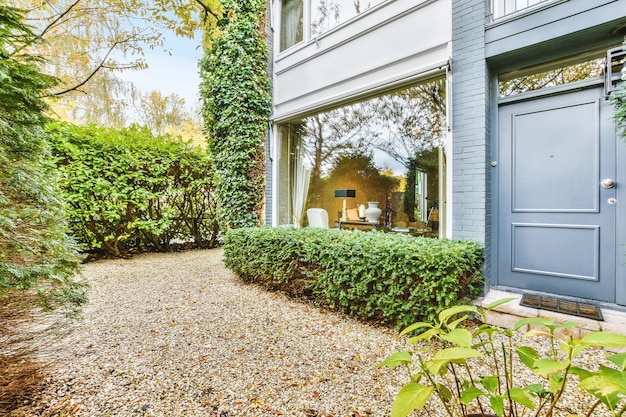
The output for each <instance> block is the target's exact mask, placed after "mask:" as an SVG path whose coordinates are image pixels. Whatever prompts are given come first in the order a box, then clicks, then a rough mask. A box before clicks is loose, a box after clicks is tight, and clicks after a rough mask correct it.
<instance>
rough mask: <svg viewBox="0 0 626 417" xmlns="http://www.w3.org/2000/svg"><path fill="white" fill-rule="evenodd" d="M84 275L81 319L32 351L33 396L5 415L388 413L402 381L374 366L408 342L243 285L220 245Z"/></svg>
mask: <svg viewBox="0 0 626 417" xmlns="http://www.w3.org/2000/svg"><path fill="white" fill-rule="evenodd" d="M84 276H85V278H86V279H87V280H88V281H89V282H90V283H91V289H90V294H89V303H88V304H87V305H86V306H85V308H84V313H83V318H82V320H79V321H77V322H73V323H71V324H70V326H69V327H68V328H58V329H57V332H56V335H55V336H54V338H53V339H52V340H50V338H47V340H46V341H45V342H43V341H42V342H41V344H40V345H39V346H37V348H38V352H39V353H38V354H39V356H40V358H41V359H43V360H46V361H50V362H51V365H50V368H49V371H50V376H49V377H48V378H47V379H46V381H45V384H44V386H45V388H44V392H43V393H42V396H41V398H39V399H38V400H37V401H36V402H35V403H34V404H32V405H27V406H24V407H23V408H22V409H20V410H17V411H14V412H13V413H11V414H10V416H35V415H38V416H57V415H58V416H77V417H78V416H81V417H82V416H89V417H96V416H142V415H145V416H164V417H165V416H167V417H174V416H186V417H193V416H220V417H235V416H277V415H285V416H307V417H311V416H319V417H322V416H334V417H339V416H350V417H352V416H356V417H358V416H386V415H389V410H390V408H391V404H392V402H393V397H394V394H395V392H397V389H398V387H399V384H398V382H397V381H394V380H393V379H392V378H394V375H393V374H394V373H392V372H389V371H388V370H381V369H374V365H375V364H376V363H378V362H379V361H380V360H382V359H383V358H384V357H385V356H387V355H388V354H389V353H390V352H393V351H396V350H399V349H401V348H403V347H404V346H405V345H404V341H403V340H401V339H399V338H398V337H397V336H396V333H395V332H393V331H391V330H389V329H384V328H377V327H373V326H368V325H365V324H362V323H359V322H357V321H355V320H352V319H349V318H346V317H344V316H342V315H339V314H336V313H333V312H329V311H324V310H321V309H320V308H317V307H314V306H312V305H310V304H304V303H300V302H297V301H295V300H292V299H289V298H287V297H286V296H284V295H282V294H277V293H271V292H266V291H264V290H262V289H261V288H258V287H256V286H253V285H246V284H243V283H241V281H239V280H238V279H237V278H236V277H235V276H234V275H233V274H232V273H231V272H230V271H229V270H228V269H226V268H225V267H224V265H223V263H222V251H221V250H196V251H189V252H183V253H172V254H146V255H141V256H137V257H136V258H134V259H131V260H105V261H98V262H94V263H89V264H87V265H85V268H84ZM44 321H45V320H44ZM31 326H37V324H36V323H32V324H31ZM40 326H41V324H39V327H40Z"/></svg>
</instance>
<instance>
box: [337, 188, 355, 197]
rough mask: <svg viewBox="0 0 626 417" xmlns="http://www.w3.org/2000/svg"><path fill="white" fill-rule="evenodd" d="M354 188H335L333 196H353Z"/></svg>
mask: <svg viewBox="0 0 626 417" xmlns="http://www.w3.org/2000/svg"><path fill="white" fill-rule="evenodd" d="M355 197H356V190H335V198H355Z"/></svg>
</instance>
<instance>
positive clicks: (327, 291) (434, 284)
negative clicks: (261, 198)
mask: <svg viewBox="0 0 626 417" xmlns="http://www.w3.org/2000/svg"><path fill="white" fill-rule="evenodd" d="M224 253H225V263H226V265H227V266H228V267H229V268H231V269H232V270H233V271H234V272H235V273H237V274H238V275H239V276H240V277H241V278H242V279H243V280H244V281H246V282H254V283H258V284H261V285H265V286H267V287H269V288H273V289H278V290H283V291H285V292H287V293H289V294H292V295H295V296H303V295H304V296H311V297H313V298H314V299H315V300H316V301H317V302H319V303H321V304H323V305H326V306H329V307H331V308H334V309H337V310H339V311H342V312H344V313H347V314H350V315H353V316H356V317H359V318H361V319H366V320H371V321H375V322H378V323H383V324H392V325H403V326H405V325H408V324H410V323H413V322H415V321H416V320H421V319H432V318H433V317H434V315H435V313H436V312H437V311H439V310H441V309H442V308H447V307H450V306H452V305H455V304H458V303H461V302H466V301H468V300H471V299H473V298H475V297H476V296H477V295H478V293H479V292H480V290H481V289H482V287H483V279H484V278H483V274H482V269H481V266H482V261H483V251H482V247H481V246H480V245H479V244H477V243H475V242H462V241H453V240H437V239H427V238H422V237H418V238H415V237H411V236H402V235H392V234H383V233H363V232H346V231H340V230H332V229H331V230H328V229H295V228H242V229H235V230H230V231H228V233H227V234H226V235H225V237H224Z"/></svg>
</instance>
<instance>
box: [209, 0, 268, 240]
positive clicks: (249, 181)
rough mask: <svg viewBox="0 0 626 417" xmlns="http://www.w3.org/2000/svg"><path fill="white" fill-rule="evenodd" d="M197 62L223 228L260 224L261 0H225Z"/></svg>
mask: <svg viewBox="0 0 626 417" xmlns="http://www.w3.org/2000/svg"><path fill="white" fill-rule="evenodd" d="M223 4H224V14H223V18H222V19H221V20H220V21H219V22H218V24H217V28H216V29H215V31H214V33H211V34H208V35H209V36H208V37H207V39H210V45H209V46H208V47H207V48H206V52H205V56H204V58H203V60H202V62H201V64H200V69H201V77H202V88H201V94H202V99H203V104H204V108H203V116H204V120H205V126H206V130H207V134H208V136H209V138H208V141H209V151H210V154H211V157H212V159H213V164H214V165H213V166H214V175H215V181H216V193H217V199H218V202H219V218H220V221H221V225H222V227H223V228H226V229H228V228H238V227H249V226H258V225H260V224H261V220H262V212H263V196H264V191H265V188H264V187H265V146H264V144H265V140H266V134H267V122H268V118H269V115H270V112H271V95H270V88H271V82H270V77H269V73H268V56H269V52H268V48H267V43H266V31H265V22H266V19H265V17H266V4H265V0H225V1H224V2H223Z"/></svg>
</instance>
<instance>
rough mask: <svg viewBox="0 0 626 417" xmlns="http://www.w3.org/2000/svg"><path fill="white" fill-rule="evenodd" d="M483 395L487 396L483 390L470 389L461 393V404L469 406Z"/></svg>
mask: <svg viewBox="0 0 626 417" xmlns="http://www.w3.org/2000/svg"><path fill="white" fill-rule="evenodd" d="M481 395H485V393H484V392H483V391H482V390H480V389H479V388H477V387H469V388H467V389H465V390H464V391H463V392H462V393H461V402H462V403H463V404H469V403H471V402H472V401H474V400H475V399H476V398H478V397H480V396H481Z"/></svg>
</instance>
